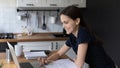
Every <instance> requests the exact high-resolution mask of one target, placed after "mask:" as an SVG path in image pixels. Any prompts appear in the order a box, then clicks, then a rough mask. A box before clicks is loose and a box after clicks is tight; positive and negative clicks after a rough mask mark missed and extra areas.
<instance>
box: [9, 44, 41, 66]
mask: <svg viewBox="0 0 120 68" xmlns="http://www.w3.org/2000/svg"><path fill="white" fill-rule="evenodd" d="M7 44H8V47H9V49H10V52H11V55H12V58H13V61H14V63H15V64H16V66H17V68H40V63H39V62H37V61H35V63H34V64H37V66H38V67H34V66H33V65H32V63H33V62H32V63H30V62H23V63H19V62H18V59H17V56H16V54H15V51H14V48H13V46H12V45H11V44H10V43H9V42H7Z"/></svg>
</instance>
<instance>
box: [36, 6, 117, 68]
mask: <svg viewBox="0 0 120 68" xmlns="http://www.w3.org/2000/svg"><path fill="white" fill-rule="evenodd" d="M60 20H61V22H62V24H63V28H64V29H65V30H66V33H67V34H69V39H68V40H67V41H66V43H65V44H64V45H63V47H62V48H61V49H60V50H59V51H58V52H57V53H55V54H53V55H51V56H49V57H48V58H39V59H38V60H39V61H40V62H42V63H43V64H44V63H48V60H57V59H58V58H59V57H60V56H62V55H64V54H65V53H66V52H67V51H68V50H69V49H70V48H72V49H73V50H74V52H75V53H76V55H77V56H76V59H75V60H74V63H75V64H76V66H77V68H82V67H83V64H84V62H86V63H88V64H89V67H90V68H115V64H114V62H113V61H112V59H111V58H110V57H109V56H108V55H107V54H106V53H105V51H104V49H103V47H102V46H101V45H102V43H101V42H100V40H99V39H98V38H97V37H96V35H95V34H94V33H93V32H92V31H91V30H90V29H89V28H88V27H87V25H86V24H85V22H84V20H83V17H82V13H81V11H80V9H79V8H78V7H75V6H68V7H66V8H65V9H64V10H63V11H62V12H61V13H60Z"/></svg>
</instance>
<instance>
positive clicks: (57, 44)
mask: <svg viewBox="0 0 120 68" xmlns="http://www.w3.org/2000/svg"><path fill="white" fill-rule="evenodd" d="M57 49H58V43H57V42H56V50H57Z"/></svg>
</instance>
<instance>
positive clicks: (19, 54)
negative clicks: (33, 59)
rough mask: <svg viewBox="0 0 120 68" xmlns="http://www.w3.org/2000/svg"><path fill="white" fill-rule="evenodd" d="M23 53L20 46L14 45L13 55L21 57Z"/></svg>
mask: <svg viewBox="0 0 120 68" xmlns="http://www.w3.org/2000/svg"><path fill="white" fill-rule="evenodd" d="M22 52H23V47H22V45H15V54H16V56H21V55H22Z"/></svg>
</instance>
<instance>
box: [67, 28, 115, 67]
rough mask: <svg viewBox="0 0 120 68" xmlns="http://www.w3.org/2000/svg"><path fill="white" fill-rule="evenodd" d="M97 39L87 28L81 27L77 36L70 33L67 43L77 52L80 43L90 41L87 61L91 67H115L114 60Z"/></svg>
mask: <svg viewBox="0 0 120 68" xmlns="http://www.w3.org/2000/svg"><path fill="white" fill-rule="evenodd" d="M95 41H96V38H95V37H94V36H92V35H91V34H90V32H89V31H88V30H87V29H85V28H84V27H80V28H79V31H78V36H77V38H76V37H75V36H74V35H73V34H70V35H69V39H68V40H67V41H66V45H67V46H69V47H71V48H72V49H73V50H74V52H75V53H76V54H77V50H78V46H79V44H81V43H88V49H87V54H86V58H85V62H86V63H88V64H89V66H90V68H115V66H114V65H115V64H114V62H113V61H112V59H111V58H110V57H109V56H108V55H107V54H106V53H105V50H104V48H103V47H102V44H101V43H99V42H97V43H96V42H95Z"/></svg>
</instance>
